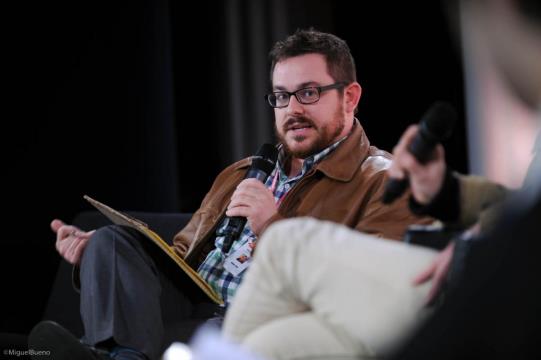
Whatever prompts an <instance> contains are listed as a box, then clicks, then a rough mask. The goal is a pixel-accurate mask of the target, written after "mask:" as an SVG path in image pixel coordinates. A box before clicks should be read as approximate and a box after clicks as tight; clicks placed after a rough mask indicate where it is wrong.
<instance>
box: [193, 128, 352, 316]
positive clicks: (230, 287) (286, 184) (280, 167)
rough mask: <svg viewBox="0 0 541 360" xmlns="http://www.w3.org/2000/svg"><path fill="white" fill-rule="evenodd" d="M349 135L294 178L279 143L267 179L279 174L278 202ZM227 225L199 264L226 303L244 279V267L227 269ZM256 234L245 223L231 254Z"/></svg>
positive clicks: (312, 159)
mask: <svg viewBox="0 0 541 360" xmlns="http://www.w3.org/2000/svg"><path fill="white" fill-rule="evenodd" d="M346 138H347V136H346V137H344V138H342V139H340V140H338V141H337V142H335V143H334V144H332V145H330V146H329V147H327V148H325V149H323V150H322V151H320V152H319V153H317V154H315V155H312V156H310V157H308V158H306V159H305V160H304V162H303V165H302V171H301V172H300V174H298V175H297V176H295V177H293V178H291V179H288V178H287V174H286V173H285V172H284V163H285V161H286V160H287V159H286V155H285V152H284V150H283V147H282V146H280V152H279V154H278V161H277V162H276V167H275V168H274V170H273V171H272V173H271V175H270V176H269V177H268V178H267V181H266V182H265V186H266V187H267V188H268V189H271V187H272V183H273V180H274V178H275V177H276V176H278V178H277V182H276V184H275V189H274V200H275V201H276V203H279V202H280V201H281V199H282V198H283V197H284V196H285V195H286V194H287V193H288V192H289V191H290V190H291V189H292V188H293V186H295V184H297V183H298V182H299V180H301V179H302V178H303V177H304V176H305V175H306V174H307V173H308V172H309V171H310V170H311V169H312V168H313V167H314V165H315V164H317V163H318V162H320V161H321V160H322V159H323V158H325V156H327V155H328V154H329V153H330V152H331V151H333V150H334V149H336V148H337V147H338V145H340V143H341V142H342V141H344V140H345V139H346ZM276 172H278V175H276ZM225 226H226V222H225V219H224V220H222V222H221V224H220V226H219V227H218V229H217V231H216V238H215V240H214V245H215V246H216V248H215V249H214V250H212V251H211V252H210V253H209V254H208V255H207V257H206V259H205V261H203V263H202V264H201V265H200V266H199V269H198V270H197V272H198V273H199V274H200V275H201V277H203V279H205V280H206V281H207V282H208V283H209V285H210V286H211V287H212V288H213V289H214V290H215V291H216V292H217V293H218V294H220V295H221V297H222V299H223V300H224V303H225V304H226V306H227V305H229V303H230V302H231V301H232V300H233V297H234V296H235V292H236V290H237V288H238V286H239V284H240V282H241V281H242V277H243V276H244V273H245V271H243V272H242V273H240V274H239V275H238V276H234V275H233V274H231V273H230V272H229V271H227V270H226V269H224V261H225V259H226V258H227V254H225V255H224V253H223V252H222V246H223V242H224V236H221V235H220V234H221V233H222V232H223V230H224V228H225ZM256 238H257V237H256V235H255V234H254V233H253V232H252V229H250V226H249V225H248V223H246V226H245V227H244V229H243V230H242V233H241V235H240V236H239V238H238V239H237V240H235V241H234V242H233V244H232V246H231V249H230V251H229V254H233V253H234V252H235V251H236V250H237V249H239V248H240V247H242V246H243V245H244V244H246V243H248V242H249V241H250V240H252V241H256Z"/></svg>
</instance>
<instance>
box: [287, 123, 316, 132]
mask: <svg viewBox="0 0 541 360" xmlns="http://www.w3.org/2000/svg"><path fill="white" fill-rule="evenodd" d="M309 128H312V125H311V124H309V123H295V124H291V125H289V126H287V127H286V131H298V130H303V129H309Z"/></svg>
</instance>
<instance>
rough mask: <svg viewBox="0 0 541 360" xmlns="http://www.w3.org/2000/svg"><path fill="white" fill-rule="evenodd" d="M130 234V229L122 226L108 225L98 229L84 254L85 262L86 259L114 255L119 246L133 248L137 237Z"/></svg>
mask: <svg viewBox="0 0 541 360" xmlns="http://www.w3.org/2000/svg"><path fill="white" fill-rule="evenodd" d="M130 233H131V229H130V228H126V227H125V226H120V225H108V226H103V227H101V228H99V229H97V230H96V232H95V233H94V234H92V237H91V238H90V239H89V240H88V244H87V245H86V249H85V250H84V252H83V260H84V258H87V259H88V258H95V257H96V256H100V257H101V256H103V255H104V254H113V253H115V252H116V251H117V249H118V248H119V246H120V247H123V246H132V242H133V241H134V239H135V237H134V236H132V235H131V234H130Z"/></svg>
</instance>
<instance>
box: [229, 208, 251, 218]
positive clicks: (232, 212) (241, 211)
mask: <svg viewBox="0 0 541 360" xmlns="http://www.w3.org/2000/svg"><path fill="white" fill-rule="evenodd" d="M225 214H226V215H227V216H243V217H248V216H249V215H250V208H249V207H248V206H235V207H231V208H229V209H227V211H226V212H225Z"/></svg>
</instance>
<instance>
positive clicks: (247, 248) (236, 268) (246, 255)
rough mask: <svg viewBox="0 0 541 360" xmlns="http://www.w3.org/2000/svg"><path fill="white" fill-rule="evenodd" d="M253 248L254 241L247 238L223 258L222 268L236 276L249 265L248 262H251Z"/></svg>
mask: <svg viewBox="0 0 541 360" xmlns="http://www.w3.org/2000/svg"><path fill="white" fill-rule="evenodd" d="M254 248H255V242H254V241H252V240H249V241H248V242H247V243H246V244H244V245H242V246H241V247H240V248H238V249H237V250H236V251H235V252H234V253H232V254H230V255H229V256H228V257H227V258H226V259H225V261H224V268H225V269H226V270H227V271H229V272H230V273H231V274H233V275H234V276H238V275H239V274H240V273H242V272H243V271H244V270H245V269H246V268H247V267H248V265H250V262H252V253H253V251H254Z"/></svg>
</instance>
